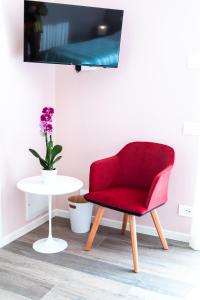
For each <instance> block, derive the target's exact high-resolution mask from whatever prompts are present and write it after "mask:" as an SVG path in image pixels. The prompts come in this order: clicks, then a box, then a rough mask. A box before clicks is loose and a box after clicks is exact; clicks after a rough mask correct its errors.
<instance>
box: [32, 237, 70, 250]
mask: <svg viewBox="0 0 200 300" xmlns="http://www.w3.org/2000/svg"><path fill="white" fill-rule="evenodd" d="M67 247H68V244H67V242H66V241H64V240H61V239H56V238H47V239H41V240H38V241H37V242H35V243H34V244H33V249H34V250H35V251H37V252H40V253H58V252H61V251H63V250H65V249H66V248H67Z"/></svg>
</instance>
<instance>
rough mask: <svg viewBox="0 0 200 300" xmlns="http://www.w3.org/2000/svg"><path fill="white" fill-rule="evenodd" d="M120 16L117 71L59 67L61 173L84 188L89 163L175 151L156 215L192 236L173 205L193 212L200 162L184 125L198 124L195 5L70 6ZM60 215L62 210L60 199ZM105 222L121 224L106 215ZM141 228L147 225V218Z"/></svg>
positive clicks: (144, 1) (144, 0) (199, 43)
mask: <svg viewBox="0 0 200 300" xmlns="http://www.w3.org/2000/svg"><path fill="white" fill-rule="evenodd" d="M70 3H74V4H80V3H81V4H85V5H93V6H101V7H111V8H121V9H124V10H125V18H124V28H123V34H122V47H121V58H120V67H119V69H117V70H109V69H108V70H105V69H100V70H98V71H89V72H87V71H85V72H81V73H80V74H76V73H75V71H74V70H73V68H72V67H66V66H57V67H56V101H57V111H58V118H57V140H58V142H59V143H61V144H63V146H64V158H63V160H62V162H61V163H60V165H59V170H60V173H63V174H68V175H72V176H77V177H79V178H80V179H82V180H83V181H84V183H85V187H86V188H87V187H88V174H89V166H90V164H91V162H93V161H94V160H96V159H99V158H103V157H107V156H110V155H112V154H113V153H115V152H117V151H118V150H119V149H120V148H121V147H122V146H123V145H125V144H126V143H128V142H130V141H133V140H151V141H157V142H161V143H166V144H169V145H172V146H173V147H174V148H175V150H176V164H175V167H174V170H173V174H172V177H171V181H170V186H169V202H168V204H167V205H166V206H165V207H163V208H160V209H159V212H160V216H161V220H162V223H163V225H164V227H165V228H166V229H169V230H174V231H179V232H183V233H189V230H190V221H191V220H190V219H187V218H183V217H179V216H178V214H177V209H178V204H179V203H182V204H188V205H192V204H193V197H194V186H195V176H196V161H197V149H196V146H197V141H196V138H195V137H187V136H183V134H182V127H183V123H184V122H186V121H199V111H200V102H199V96H200V87H199V76H200V75H199V72H197V71H196V72H194V71H191V70H189V69H188V68H187V56H188V55H190V54H192V53H195V52H197V51H199V48H200V39H199V28H200V19H199V16H198V14H197V11H198V9H199V6H200V5H199V4H198V3H197V1H192V2H191V5H190V6H188V1H178V0H173V1H172V0H170V1H159V0H153V1H149V0H137V1H136V0H133V1H129V0H124V1H116V0H109V1H108V0H106V1H105V0H104V1H95V3H94V1H89V0H88V1H75V0H74V1H72V0H70ZM57 207H58V208H61V209H62V208H65V207H66V204H65V201H64V200H63V199H59V200H58V202H57ZM106 216H107V217H109V218H113V219H119V218H121V215H120V214H119V213H116V212H112V211H110V210H107V213H106ZM139 222H140V223H141V224H147V225H152V223H151V222H150V220H149V216H145V217H144V218H143V219H140V220H139Z"/></svg>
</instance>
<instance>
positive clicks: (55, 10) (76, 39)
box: [24, 1, 123, 68]
mask: <svg viewBox="0 0 200 300" xmlns="http://www.w3.org/2000/svg"><path fill="white" fill-rule="evenodd" d="M122 22H123V10H117V9H107V8H97V7H87V6H77V5H68V4H58V3H52V2H51V3H49V2H41V1H40V2H38V1H25V4H24V61H25V62H37V63H50V64H65V65H75V66H99V67H110V68H116V67H118V62H119V52H120V41H121V32H122Z"/></svg>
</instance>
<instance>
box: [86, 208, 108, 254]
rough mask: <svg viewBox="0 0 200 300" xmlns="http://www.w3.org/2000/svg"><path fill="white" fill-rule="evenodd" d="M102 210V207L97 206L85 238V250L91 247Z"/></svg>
mask: <svg viewBox="0 0 200 300" xmlns="http://www.w3.org/2000/svg"><path fill="white" fill-rule="evenodd" d="M104 210H105V209H104V207H99V208H98V210H97V214H96V216H95V219H94V222H93V225H92V228H91V230H90V233H89V237H88V240H87V243H86V246H85V250H86V251H90V250H91V248H92V244H93V241H94V238H95V236H96V233H97V230H98V228H99V224H100V222H101V219H102V217H103V214H104Z"/></svg>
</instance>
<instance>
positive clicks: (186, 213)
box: [178, 204, 193, 218]
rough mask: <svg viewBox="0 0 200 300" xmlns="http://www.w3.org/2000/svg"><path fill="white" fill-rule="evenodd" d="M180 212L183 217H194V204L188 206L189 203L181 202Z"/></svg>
mask: <svg viewBox="0 0 200 300" xmlns="http://www.w3.org/2000/svg"><path fill="white" fill-rule="evenodd" d="M178 214H179V216H181V217H188V218H192V214H193V208H192V206H187V205H182V204H179V207H178Z"/></svg>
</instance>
